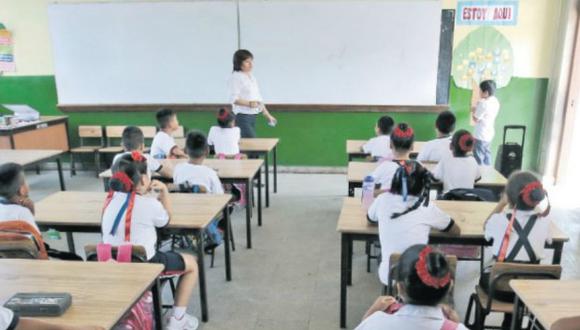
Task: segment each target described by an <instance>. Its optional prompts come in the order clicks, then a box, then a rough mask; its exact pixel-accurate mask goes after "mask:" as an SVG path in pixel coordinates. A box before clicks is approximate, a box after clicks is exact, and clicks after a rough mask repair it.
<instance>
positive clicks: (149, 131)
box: [139, 126, 157, 153]
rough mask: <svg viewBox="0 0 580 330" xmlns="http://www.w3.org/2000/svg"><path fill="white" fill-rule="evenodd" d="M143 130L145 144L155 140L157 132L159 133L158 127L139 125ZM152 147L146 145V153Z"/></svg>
mask: <svg viewBox="0 0 580 330" xmlns="http://www.w3.org/2000/svg"><path fill="white" fill-rule="evenodd" d="M139 128H140V129H141V131H142V132H143V137H144V138H145V141H144V142H145V145H151V143H152V142H153V138H155V134H157V128H156V127H155V126H139ZM149 150H150V148H148V147H145V150H143V151H144V152H145V153H148V152H149Z"/></svg>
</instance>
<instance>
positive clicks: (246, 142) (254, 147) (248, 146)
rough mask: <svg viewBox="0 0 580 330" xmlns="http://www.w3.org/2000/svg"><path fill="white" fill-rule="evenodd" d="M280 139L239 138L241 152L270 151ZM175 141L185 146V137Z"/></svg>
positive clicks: (180, 146)
mask: <svg viewBox="0 0 580 330" xmlns="http://www.w3.org/2000/svg"><path fill="white" fill-rule="evenodd" d="M279 142H280V139H277V138H254V139H246V138H244V139H240V151H241V152H270V151H272V149H274V147H276V145H278V143H279ZM175 143H176V144H177V146H178V147H179V148H181V149H184V148H185V138H177V139H175Z"/></svg>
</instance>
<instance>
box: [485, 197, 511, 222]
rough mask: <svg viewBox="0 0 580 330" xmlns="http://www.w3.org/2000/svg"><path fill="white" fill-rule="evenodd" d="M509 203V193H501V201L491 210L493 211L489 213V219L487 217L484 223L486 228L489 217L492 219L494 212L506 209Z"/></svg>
mask: <svg viewBox="0 0 580 330" xmlns="http://www.w3.org/2000/svg"><path fill="white" fill-rule="evenodd" d="M507 205H508V199H507V195H506V194H505V193H503V194H502V195H501V199H500V200H499V202H498V203H497V205H496V206H495V208H494V209H493V211H491V213H490V214H489V216H488V217H487V219H485V222H484V223H483V228H485V225H487V222H488V221H489V219H491V217H492V216H493V215H494V214H497V213H501V212H503V210H504V209H505V207H506V206H507Z"/></svg>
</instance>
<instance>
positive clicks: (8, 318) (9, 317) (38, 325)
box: [0, 306, 105, 330]
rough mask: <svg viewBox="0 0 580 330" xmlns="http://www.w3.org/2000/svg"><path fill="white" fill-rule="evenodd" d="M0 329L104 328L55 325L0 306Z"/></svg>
mask: <svg viewBox="0 0 580 330" xmlns="http://www.w3.org/2000/svg"><path fill="white" fill-rule="evenodd" d="M0 330H105V328H103V327H93V326H72V325H56V324H52V323H48V322H45V321H41V320H37V319H34V318H29V317H18V315H16V314H14V313H13V312H12V311H11V310H10V309H8V308H6V307H2V306H0Z"/></svg>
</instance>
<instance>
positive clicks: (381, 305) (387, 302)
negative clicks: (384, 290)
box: [363, 296, 397, 320]
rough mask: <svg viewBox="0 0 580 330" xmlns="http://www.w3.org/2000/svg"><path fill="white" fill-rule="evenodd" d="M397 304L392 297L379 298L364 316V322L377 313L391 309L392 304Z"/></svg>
mask: <svg viewBox="0 0 580 330" xmlns="http://www.w3.org/2000/svg"><path fill="white" fill-rule="evenodd" d="M396 302H397V299H395V298H393V297H391V296H381V297H378V298H377V300H375V302H374V303H373V304H372V306H371V307H370V308H369V310H368V311H367V312H366V313H365V315H364V316H363V320H365V319H366V318H367V317H369V316H371V315H372V314H373V313H375V312H381V311H385V310H386V309H387V308H389V306H391V305H392V304H394V303H396Z"/></svg>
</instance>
